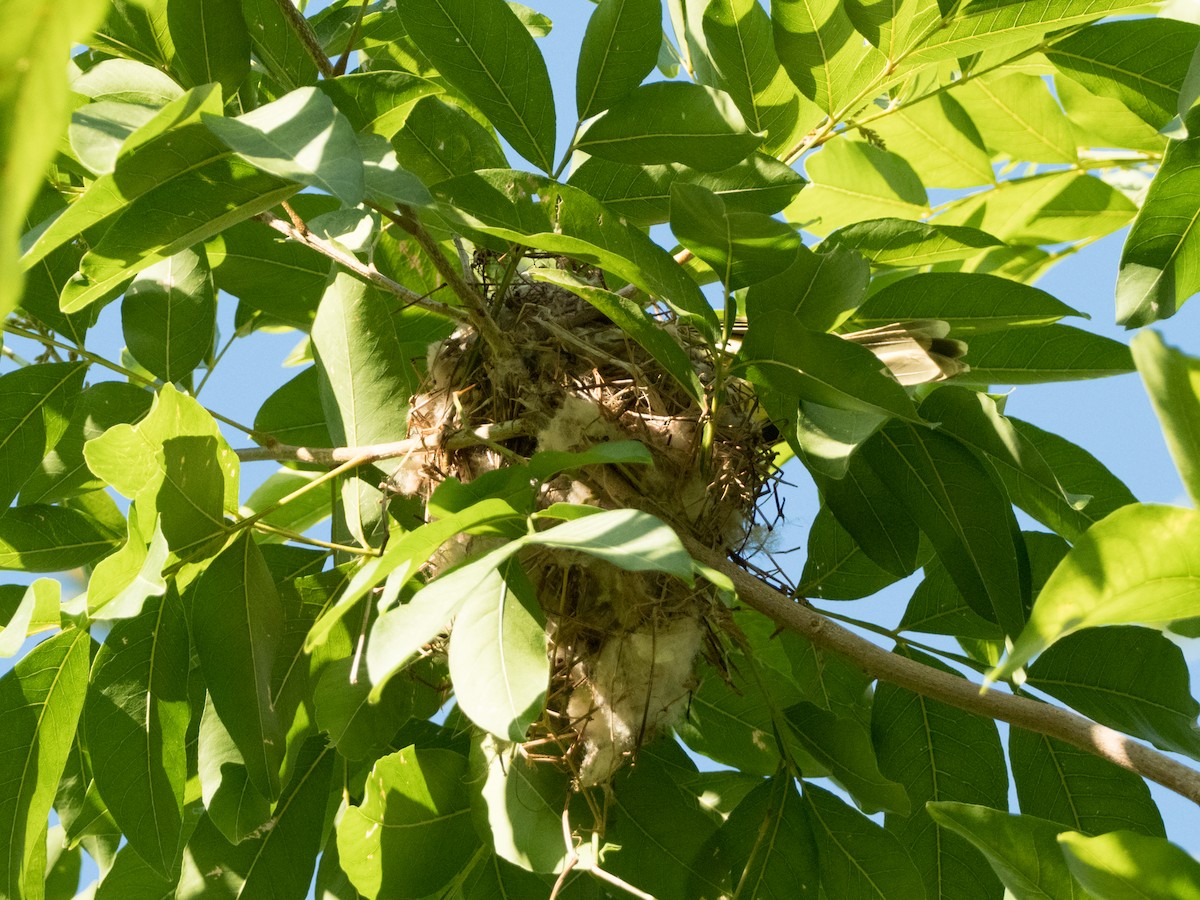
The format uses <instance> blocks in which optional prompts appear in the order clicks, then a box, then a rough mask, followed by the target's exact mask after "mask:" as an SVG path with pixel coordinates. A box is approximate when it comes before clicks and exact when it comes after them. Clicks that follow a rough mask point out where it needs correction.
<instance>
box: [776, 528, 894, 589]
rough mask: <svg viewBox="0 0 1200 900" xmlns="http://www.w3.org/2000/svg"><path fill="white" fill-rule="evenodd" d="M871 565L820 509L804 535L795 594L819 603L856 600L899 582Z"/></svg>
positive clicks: (844, 530)
mask: <svg viewBox="0 0 1200 900" xmlns="http://www.w3.org/2000/svg"><path fill="white" fill-rule="evenodd" d="M900 577H901V576H898V575H893V574H892V573H891V572H888V571H886V570H884V569H882V568H880V566H878V565H877V564H876V563H875V562H873V561H872V560H871V558H870V557H869V556H867V554H866V553H865V552H864V551H863V548H862V547H860V546H859V545H858V541H856V540H854V538H853V537H851V536H850V533H849V532H848V531H846V529H845V528H843V527H842V526H841V525H840V524H839V523H838V520H837V519H836V518H835V517H834V515H833V513H832V512H830V510H829V507H828V506H825V505H822V506H821V508H820V510H818V511H817V517H816V518H815V519H814V520H813V524H812V527H811V528H810V529H809V532H808V556H807V557H806V558H805V560H804V571H803V573H802V574H801V576H800V584H799V585H798V586H797V588H796V591H797V593H798V594H799V595H800V596H802V597H810V598H814V599H817V598H819V599H821V600H858V599H860V598H862V597H869V596H871V594H874V593H876V592H877V591H881V590H883V588H885V587H887V586H888V585H889V584H894V583H895V582H897V581H899V580H900Z"/></svg>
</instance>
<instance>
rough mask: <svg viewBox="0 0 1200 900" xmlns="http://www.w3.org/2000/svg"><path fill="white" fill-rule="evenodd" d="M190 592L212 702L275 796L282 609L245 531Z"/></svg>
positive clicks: (259, 781) (256, 779)
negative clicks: (275, 675) (275, 669)
mask: <svg viewBox="0 0 1200 900" xmlns="http://www.w3.org/2000/svg"><path fill="white" fill-rule="evenodd" d="M191 593H192V596H191V601H190V610H189V616H190V623H191V630H192V642H193V644H194V645H195V648H196V655H197V656H198V657H199V659H200V669H201V671H202V672H203V673H204V681H205V683H206V684H207V686H208V692H209V695H210V696H211V697H212V700H213V706H214V708H215V709H216V711H217V714H218V715H219V716H220V717H221V721H222V722H223V723H224V724H225V728H226V729H227V730H228V731H229V734H230V736H231V737H232V738H233V740H234V743H235V744H237V747H238V749H239V750H240V751H241V753H242V758H243V759H244V760H245V762H246V768H247V769H248V770H249V772H250V779H251V782H252V783H253V784H254V786H255V787H256V788H257V789H258V791H259V792H260V793H262V794H263V795H265V796H267V797H269V798H274V797H278V796H279V768H280V764H281V763H282V761H283V751H284V743H283V729H282V726H281V724H280V722H279V717H278V713H277V711H276V709H275V707H274V705H273V704H272V703H271V692H270V689H271V666H272V663H273V662H274V659H275V653H276V649H277V647H278V645H279V640H280V636H281V632H282V629H283V610H282V608H281V607H280V604H279V595H278V594H277V593H276V591H275V582H274V580H273V579H272V578H271V574H270V572H268V571H267V567H266V564H265V563H264V562H263V558H262V553H261V552H260V551H259V549H258V545H257V544H255V543H254V541H253V540H251V538H250V537H249V533H248V532H243V533H242V535H240V536H239V537H238V538H236V539H235V540H234V541H233V542H232V543H231V544H230V545H229V546H228V547H226V549H224V550H223V551H221V553H220V554H219V555H217V556H216V557H215V558H214V559H213V560H211V561H210V562H208V563H207V564H206V566H205V568H204V572H203V574H202V575H201V576H200V577H199V579H197V581H196V583H195V586H194V588H193V589H192V592H191Z"/></svg>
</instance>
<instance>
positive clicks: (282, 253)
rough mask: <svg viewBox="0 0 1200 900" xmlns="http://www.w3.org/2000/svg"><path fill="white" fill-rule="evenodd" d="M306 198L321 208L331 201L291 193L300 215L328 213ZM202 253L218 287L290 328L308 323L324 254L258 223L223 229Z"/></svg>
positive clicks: (323, 276)
mask: <svg viewBox="0 0 1200 900" xmlns="http://www.w3.org/2000/svg"><path fill="white" fill-rule="evenodd" d="M305 200H318V201H324V203H323V204H322V205H323V206H328V205H329V203H330V202H331V198H328V197H322V196H320V195H317V194H301V195H300V196H298V197H293V198H292V200H291V204H292V207H293V208H294V209H295V210H296V212H297V213H298V214H299V215H300V216H301V217H306V216H309V214H310V212H312V213H316V212H318V210H319V211H320V212H325V211H327V210H326V209H323V208H321V207H315V208H313V207H312V205H311V204H307V203H305V202H303V201H305ZM306 207H309V208H306ZM205 252H206V254H207V256H208V262H209V265H211V266H212V274H213V280H214V282H215V283H216V286H217V287H218V288H219V289H220V290H223V291H228V292H229V293H230V294H233V295H234V296H235V297H237V298H239V299H240V300H241V301H242V302H243V303H245V304H247V305H249V306H251V307H253V308H254V309H258V310H262V311H263V312H265V313H267V314H269V315H270V316H272V317H273V318H275V319H278V320H280V321H282V322H283V323H285V324H287V325H291V326H292V327H294V328H299V329H301V330H303V331H308V330H309V329H310V328H311V327H312V321H313V316H315V315H316V312H317V304H318V303H319V302H320V300H321V294H322V293H324V291H325V285H326V283H327V282H328V281H329V269H330V262H329V259H328V258H327V257H325V256H322V255H320V254H319V253H317V252H315V251H314V250H311V249H309V248H308V247H305V246H304V245H303V244H301V243H299V242H298V241H291V240H287V239H285V238H284V237H283V236H282V235H280V234H279V233H278V232H277V231H274V230H272V229H270V228H268V227H266V226H265V225H264V224H263V223H261V222H257V221H248V222H239V223H238V224H237V225H234V226H233V227H231V228H226V229H225V230H224V231H222V232H221V233H220V234H218V235H215V236H214V237H213V238H212V239H211V240H209V242H208V243H207V244H206V245H205Z"/></svg>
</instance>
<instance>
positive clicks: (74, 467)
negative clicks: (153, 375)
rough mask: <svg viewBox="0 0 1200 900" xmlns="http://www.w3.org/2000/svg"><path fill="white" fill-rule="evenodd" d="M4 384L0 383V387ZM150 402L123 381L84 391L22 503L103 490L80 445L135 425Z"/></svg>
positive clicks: (27, 484) (141, 391)
mask: <svg viewBox="0 0 1200 900" xmlns="http://www.w3.org/2000/svg"><path fill="white" fill-rule="evenodd" d="M39 368H44V367H42V366H39ZM3 383H4V382H3V381H2V380H0V385H3ZM153 400H154V395H153V394H152V393H150V392H149V391H147V390H145V389H144V388H141V387H138V386H137V385H134V384H129V383H127V382H123V381H102V382H100V383H99V384H93V385H92V386H91V387H88V388H85V389H84V391H83V393H82V394H80V395H79V400H78V402H77V403H76V404H75V409H74V411H73V412H72V413H71V419H70V421H69V422H68V423H67V430H66V431H65V432H64V433H63V436H62V437H61V438H59V439H58V441H56V442H55V444H54V449H52V450H51V451H50V452H49V453H47V454H46V455H45V456H44V457H43V458H42V462H41V466H40V467H39V468H38V469H36V470H34V472H33V474H32V475H31V476H29V478H28V479H26V480H25V483H24V484H23V485H22V487H21V503H22V504H27V503H47V502H51V501H54V500H62V499H64V498H66V497H75V496H79V495H80V494H84V493H87V492H88V491H95V490H99V489H100V488H102V487H104V482H102V481H101V480H100V479H98V478H97V477H96V476H95V475H93V474H92V473H91V472H90V471H89V470H88V467H87V463H86V462H85V461H84V458H83V445H84V444H85V443H87V442H88V441H90V440H91V439H92V438H96V437H99V436H100V435H102V434H103V433H104V432H105V431H107V430H108V429H109V428H111V427H112V426H114V425H118V424H121V423H122V422H125V423H130V422H136V421H137V420H138V419H140V418H141V417H142V416H144V415H145V414H146V413H147V412H149V411H150V404H151V403H152V402H153Z"/></svg>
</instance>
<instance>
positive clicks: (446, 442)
mask: <svg viewBox="0 0 1200 900" xmlns="http://www.w3.org/2000/svg"><path fill="white" fill-rule="evenodd" d="M532 430H533V424H532V423H531V422H529V421H528V420H527V419H513V420H511V421H508V422H497V423H496V424H494V425H483V426H480V427H479V428H474V429H467V428H464V429H462V430H460V431H455V432H452V433H451V434H449V435H447V436H446V437H444V438H437V437H433V438H426V437H415V438H405V439H404V440H402V441H391V442H389V443H386V444H368V445H365V446H362V447H296V446H293V445H291V444H280V443H268V444H267V445H265V446H263V447H245V448H242V449H241V450H236V451H234V452H236V453H237V457H238V459H239V460H241V461H242V462H261V461H263V460H275V461H278V462H305V463H314V464H316V465H321V466H334V465H339V466H340V465H344V464H345V463H348V462H355V463H357V464H358V465H365V464H367V463H373V462H378V461H379V460H381V459H395V458H396V457H398V456H406V455H408V454H410V453H420V452H422V451H429V450H461V449H463V448H464V447H474V446H476V445H478V444H483V443H487V442H489V441H507V440H509V439H511V438H514V437H521V436H524V435H528V434H531V433H532Z"/></svg>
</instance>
